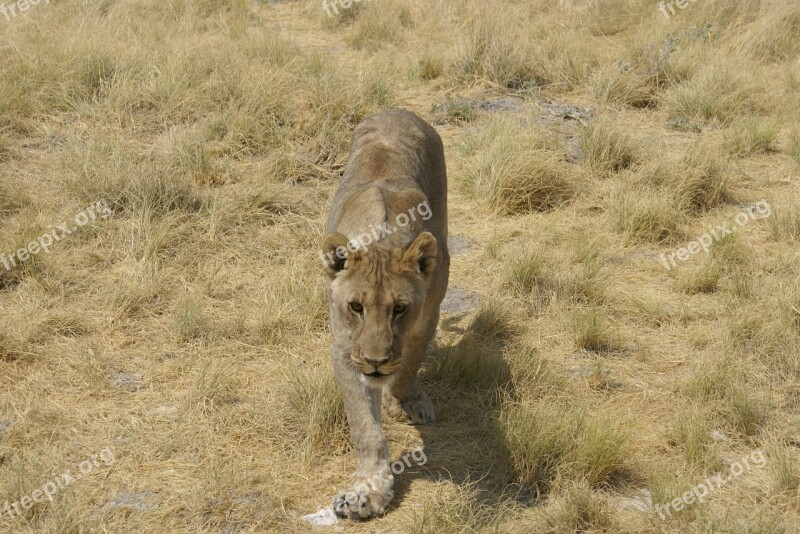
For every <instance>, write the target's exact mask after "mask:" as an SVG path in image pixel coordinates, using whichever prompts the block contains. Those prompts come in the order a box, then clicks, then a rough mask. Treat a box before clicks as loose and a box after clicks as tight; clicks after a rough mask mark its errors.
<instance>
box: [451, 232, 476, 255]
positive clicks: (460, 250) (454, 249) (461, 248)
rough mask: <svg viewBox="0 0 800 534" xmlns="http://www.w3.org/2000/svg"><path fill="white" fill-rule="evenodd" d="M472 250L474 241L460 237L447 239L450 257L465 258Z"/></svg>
mask: <svg viewBox="0 0 800 534" xmlns="http://www.w3.org/2000/svg"><path fill="white" fill-rule="evenodd" d="M470 248H472V241H470V240H469V239H467V238H466V237H462V236H460V235H451V236H448V237H447V249H448V251H449V252H450V256H451V257H453V256H463V255H464V254H466V252H467V251H468V250H469V249H470Z"/></svg>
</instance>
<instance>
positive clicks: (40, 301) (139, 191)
mask: <svg viewBox="0 0 800 534" xmlns="http://www.w3.org/2000/svg"><path fill="white" fill-rule="evenodd" d="M6 3H7V4H8V3H9V2H6ZM674 10H675V14H673V15H671V16H670V17H669V18H667V17H665V16H664V15H663V14H662V12H661V11H660V10H659V8H658V5H657V2H656V1H655V0H647V1H644V0H595V1H593V2H583V1H578V0H574V1H572V0H530V1H525V0H496V1H493V2H483V1H479V0H463V1H456V0H370V1H364V2H361V3H356V4H354V5H353V6H352V7H351V8H349V9H344V8H343V7H341V5H339V7H338V11H339V14H338V15H337V16H335V17H328V16H327V15H326V14H325V11H324V9H323V7H322V5H321V1H320V0H314V1H310V0H309V1H308V2H306V1H296V2H291V1H276V2H251V1H249V0H248V1H245V0H161V1H156V0H91V1H89V0H51V1H50V2H44V1H42V2H39V3H38V4H36V5H28V9H27V10H25V11H21V10H19V9H17V10H15V11H14V16H9V17H5V16H2V15H0V72H1V73H2V75H0V253H3V254H5V257H6V258H8V257H9V255H10V254H19V253H18V252H17V251H19V250H20V249H22V248H23V247H26V246H27V245H28V243H31V242H32V241H37V243H40V242H42V240H43V239H45V238H44V235H45V234H46V233H47V234H48V235H50V236H51V237H52V236H54V234H53V233H52V232H56V231H57V230H56V228H57V226H58V225H59V224H61V223H62V222H66V223H67V224H68V227H69V228H68V229H71V228H75V230H74V231H71V233H69V234H68V235H63V236H62V235H61V234H60V233H56V234H55V236H57V237H58V239H56V238H55V237H53V239H52V241H53V243H52V245H51V246H49V247H48V249H49V250H48V251H46V252H45V251H44V250H36V246H34V250H33V251H31V252H34V251H35V253H34V254H31V255H30V257H27V258H25V260H24V261H22V260H21V259H20V256H19V255H17V256H16V258H17V260H16V265H14V266H11V268H10V269H6V268H5V267H4V266H3V265H2V264H0V310H2V315H0V507H1V506H3V503H5V502H6V501H8V503H9V504H10V505H12V504H13V503H14V502H22V501H21V499H25V497H26V496H28V497H30V496H31V495H34V497H35V496H38V497H39V499H38V500H40V501H41V500H43V502H33V501H30V500H25V501H24V502H25V503H27V504H28V505H29V506H27V507H26V506H24V505H18V506H19V513H13V506H11V510H12V513H9V512H8V511H7V510H0V531H2V532H49V533H64V532H66V533H70V532H136V531H139V532H303V531H308V530H309V529H311V527H309V526H308V525H306V524H305V523H304V522H303V521H302V519H301V518H302V516H303V515H304V514H308V513H311V512H314V511H316V510H318V509H320V508H322V507H324V506H327V505H329V504H330V501H331V499H332V497H333V496H334V494H335V492H336V491H337V489H339V488H341V487H343V486H345V485H346V484H347V483H348V481H349V474H350V472H351V471H352V469H353V468H354V458H353V454H352V451H351V450H350V445H349V441H348V438H347V429H346V426H345V422H344V417H343V411H342V406H341V401H340V400H339V398H338V394H337V391H336V389H335V385H334V383H333V379H332V373H331V370H330V364H329V358H330V342H331V334H330V331H329V328H328V323H327V308H326V303H325V295H324V284H323V277H322V271H321V262H320V260H319V258H318V255H317V249H318V246H319V244H320V242H321V240H322V238H323V221H324V217H325V215H326V210H327V207H328V204H329V199H330V197H331V195H332V193H333V191H334V189H335V188H336V185H337V181H338V177H339V176H340V174H341V172H342V168H343V164H344V161H345V158H346V156H347V149H348V141H349V137H350V134H351V132H352V130H353V128H354V127H355V125H356V124H358V122H360V121H361V120H362V119H363V118H365V117H366V116H368V115H369V114H371V113H373V112H376V111H380V110H385V109H389V108H391V107H403V108H407V109H410V110H413V111H415V112H417V113H418V114H420V115H421V116H423V117H424V118H426V119H427V120H429V121H431V122H432V123H433V124H435V125H436V127H437V129H438V130H439V132H440V133H441V135H442V137H443V139H444V144H445V151H446V157H447V161H448V166H449V179H450V184H449V185H450V208H449V210H450V234H451V247H452V251H453V260H452V267H451V288H450V289H451V294H450V296H449V297H448V299H447V301H446V303H445V306H444V315H443V318H442V321H441V324H440V330H439V335H438V338H437V341H436V343H435V346H433V347H431V351H430V356H429V359H428V362H427V364H426V366H425V367H424V369H423V372H422V376H423V378H422V380H423V384H424V387H425V388H426V389H427V390H428V391H429V392H430V393H431V397H432V398H433V400H434V403H435V405H436V409H437V416H438V420H437V422H436V423H435V424H433V425H431V426H428V427H411V426H405V425H401V424H397V423H391V422H384V429H385V432H386V435H387V438H388V440H389V443H390V447H391V450H392V455H393V457H394V458H400V457H402V456H403V455H404V454H406V455H407V454H408V453H409V451H412V450H413V449H414V448H415V447H417V446H418V445H421V444H424V451H425V455H426V458H427V462H426V463H425V464H424V465H418V464H416V463H414V462H412V466H411V467H409V468H406V469H405V470H404V472H403V473H402V474H401V475H400V476H398V477H397V478H398V480H397V491H396V497H395V499H394V501H393V503H392V507H391V508H390V510H389V511H388V513H387V514H386V515H385V516H384V517H381V518H378V519H375V520H373V521H369V522H365V523H351V522H340V523H339V524H337V525H336V526H333V527H328V529H329V530H330V531H337V532H354V533H359V532H410V533H422V532H436V533H438V532H486V531H490V532H520V533H522V532H526V533H527V532H553V533H557V532H614V533H616V532H656V533H658V532H663V533H672V532H730V533H740V532H753V533H756V532H758V533H796V532H798V531H800V431H799V430H798V429H800V417H799V416H798V414H799V413H800V263H798V258H799V257H800V248H799V247H798V243H799V242H800V126H799V125H800V4H798V3H797V2H796V0H739V1H734V0H699V1H697V2H691V3H688V5H687V6H686V7H685V8H684V9H680V8H679V7H677V6H674ZM667 12H668V13H669V11H667ZM98 202H105V203H106V204H107V206H108V208H109V210H110V215H108V214H105V215H108V216H105V215H104V216H92V217H89V216H88V215H87V212H86V211H85V210H86V209H87V207H90V206H97V204H96V203H98ZM765 206H768V208H769V209H768V210H767V209H766V208H765ZM756 207H761V208H764V209H761V211H757V210H756ZM95 211H97V210H95ZM103 213H104V212H103ZM737 216H738V217H739V218H740V219H741V220H746V224H742V225H739V226H738V227H737V228H736V229H735V231H732V232H731V233H730V234H729V235H725V236H721V235H720V236H718V237H719V239H716V238H715V239H713V243H712V244H711V246H710V248H709V250H708V252H706V251H704V250H702V249H699V251H698V247H697V246H696V245H695V246H694V248H692V245H691V243H692V242H694V241H697V240H698V239H699V238H701V236H704V235H705V233H706V232H707V231H708V229H709V227H711V228H716V227H717V226H719V225H723V224H727V225H728V227H729V228H731V227H732V226H733V225H734V224H735V221H736V220H737V219H736V218H737ZM73 221H77V222H79V223H80V222H83V223H85V224H75V223H73ZM51 227H52V230H51ZM722 233H724V232H722ZM682 249H686V250H689V251H690V252H691V253H688V252H686V250H683V251H682V252H681V250H682ZM662 254H663V255H664V257H662ZM671 254H678V256H682V258H683V259H682V260H681V259H675V260H674V262H675V263H674V265H672V264H671V263H670V262H671V261H673V260H669V259H668V258H669V256H670V255H671ZM25 256H26V252H22V257H25ZM665 262H666V263H667V266H668V267H670V268H669V269H667V268H665V266H664V265H662V263H665ZM101 451H106V455H105V456H106V460H109V459H110V458H108V456H109V454H113V462H111V461H101V462H94V463H91V462H90V463H89V464H83V465H82V464H81V462H84V461H86V460H89V459H91V458H93V457H95V458H97V455H98V454H101ZM762 455H763V456H762ZM746 458H749V459H750V462H749V464H748V465H747V466H745V467H743V468H741V467H739V468H737V466H742V465H743V464H741V462H742V459H746ZM756 459H758V461H756ZM762 459H763V461H761V460H762ZM737 462H739V463H737ZM86 465H89V468H86V469H85V471H86V472H85V473H84V474H82V475H81V476H80V478H78V479H77V480H75V481H73V482H71V483H70V484H69V485H67V486H66V487H64V488H63V489H62V488H59V489H58V490H57V491H55V492H53V493H54V494H53V495H52V502H51V501H50V500H47V499H42V498H41V497H42V494H41V493H34V492H35V491H37V490H38V489H39V488H42V487H44V486H45V484H47V483H48V482H51V481H54V480H55V479H54V477H56V476H60V474H62V473H64V472H66V471H68V470H72V472H73V475H74V474H75V473H79V472H80V471H81V470H83V469H84V468H85V467H86ZM715 475H716V476H721V477H722V480H724V482H725V483H724V484H719V487H717V484H713V485H712V487H711V489H710V490H709V491H708V495H707V496H705V497H704V499H703V501H702V502H693V503H689V502H688V501H689V500H694V499H692V498H691V494H689V496H688V497H685V501H686V502H685V503H682V502H681V501H680V499H684V497H683V496H684V493H686V492H687V491H689V490H692V488H695V487H696V486H697V485H698V484H704V483H705V482H704V481H706V480H709V479H714V477H715ZM59 480H60V479H59ZM716 480H720V479H716ZM676 499H678V500H677V501H676ZM676 502H677V506H676V504H675V503H676ZM666 504H670V506H671V508H669V509H667V510H668V513H664V512H663V510H664V506H665V505H666ZM656 505H658V506H660V507H661V508H660V510H662V514H661V515H663V516H664V518H663V519H662V518H661V517H660V514H659V512H658V511H657V510H656V508H655V507H656ZM676 508H683V509H676ZM315 528H319V529H320V531H325V528H323V527H315Z"/></svg>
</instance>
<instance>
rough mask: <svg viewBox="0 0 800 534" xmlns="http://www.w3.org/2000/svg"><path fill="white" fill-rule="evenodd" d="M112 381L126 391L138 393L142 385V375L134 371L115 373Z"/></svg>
mask: <svg viewBox="0 0 800 534" xmlns="http://www.w3.org/2000/svg"><path fill="white" fill-rule="evenodd" d="M111 383H112V384H113V385H114V386H115V387H117V388H119V389H124V390H125V391H130V392H131V393H136V392H137V391H139V389H140V388H141V387H142V377H141V376H139V375H136V374H133V373H122V372H119V373H114V374H113V375H112V376H111Z"/></svg>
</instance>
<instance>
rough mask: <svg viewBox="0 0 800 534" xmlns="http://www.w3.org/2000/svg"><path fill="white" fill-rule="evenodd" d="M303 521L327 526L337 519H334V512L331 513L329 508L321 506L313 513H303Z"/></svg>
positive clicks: (333, 523)
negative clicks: (321, 507) (320, 508)
mask: <svg viewBox="0 0 800 534" xmlns="http://www.w3.org/2000/svg"><path fill="white" fill-rule="evenodd" d="M303 521H305V522H306V523H310V524H312V525H314V526H315V527H329V526H331V525H335V524H336V523H337V522H338V521H339V520H338V519H336V514H334V513H333V510H332V509H331V508H323V509H322V510H320V511H319V512H317V513H315V514H308V515H304V516H303Z"/></svg>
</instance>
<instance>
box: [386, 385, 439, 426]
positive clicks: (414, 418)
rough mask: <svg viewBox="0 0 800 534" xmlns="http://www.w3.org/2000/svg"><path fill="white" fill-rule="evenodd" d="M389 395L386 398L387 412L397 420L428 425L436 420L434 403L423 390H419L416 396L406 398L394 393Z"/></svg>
mask: <svg viewBox="0 0 800 534" xmlns="http://www.w3.org/2000/svg"><path fill="white" fill-rule="evenodd" d="M388 397H389V398H388V399H386V401H387V402H386V412H387V413H388V414H389V416H391V417H392V418H393V419H394V420H396V421H402V422H404V423H409V424H412V425H427V424H428V423H433V422H434V420H436V414H435V413H434V411H433V403H432V402H431V399H430V398H428V395H426V394H425V392H424V391H422V390H419V391H418V393H417V394H416V395H415V396H413V397H411V398H410V399H406V400H400V399H398V398H396V397H394V396H393V395H388Z"/></svg>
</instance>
